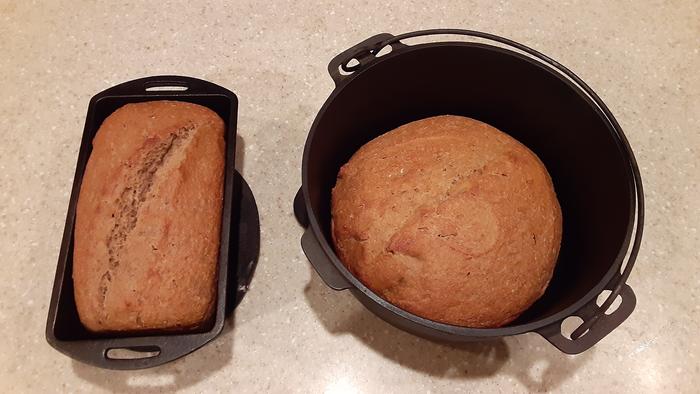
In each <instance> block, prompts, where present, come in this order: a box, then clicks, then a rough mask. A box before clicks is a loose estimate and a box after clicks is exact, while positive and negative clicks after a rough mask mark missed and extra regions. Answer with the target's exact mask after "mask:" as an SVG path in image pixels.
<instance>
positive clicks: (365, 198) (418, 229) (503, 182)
mask: <svg viewBox="0 0 700 394" xmlns="http://www.w3.org/2000/svg"><path fill="white" fill-rule="evenodd" d="M332 214H333V239H334V243H335V248H336V252H337V254H338V256H339V257H340V259H341V260H342V261H343V262H344V263H345V265H347V267H348V268H349V269H350V270H351V272H352V273H353V274H354V275H356V276H357V277H358V278H359V279H360V280H361V281H362V282H363V283H365V285H367V286H368V287H369V288H371V289H372V290H374V291H375V292H377V293H378V294H379V295H380V296H382V297H383V298H385V299H386V300H388V301H389V302H391V303H393V304H394V305H397V306H399V307H401V308H403V309H406V310H408V311H410V312H412V313H415V314H417V315H419V316H423V317H426V318H429V319H432V320H436V321H440V322H444V323H450V324H455V325H461V326H468V327H496V326H501V325H503V324H506V323H508V322H510V321H512V320H513V319H515V318H516V317H517V316H518V315H519V314H520V313H522V312H523V311H524V310H525V309H527V308H528V307H529V306H530V305H531V304H532V303H533V302H534V301H535V300H536V299H537V298H539V297H540V296H541V295H542V293H543V292H544V290H545V288H546V286H547V284H548V283H549V280H550V278H551V276H552V271H553V268H554V265H555V263H556V259H557V255H558V253H559V245H560V242H561V232H562V218H561V210H560V208H559V203H558V201H557V198H556V195H555V193H554V188H553V186H552V182H551V179H550V177H549V174H548V173H547V170H546V169H545V167H544V165H543V164H542V163H541V162H540V160H539V159H538V158H537V156H535V154H534V153H532V152H531V151H530V150H529V149H527V148H526V147H525V146H524V145H522V144H521V143H519V142H518V141H516V140H515V139H513V138H511V137H510V136H508V135H506V134H504V133H502V132H500V131H499V130H497V129H495V128H493V127H491V126H489V125H487V124H485V123H482V122H479V121H476V120H473V119H469V118H465V117H458V116H438V117H433V118H428V119H423V120H419V121H416V122H412V123H409V124H406V125H404V126H401V127H399V128H397V129H395V130H393V131H390V132H388V133H386V134H384V135H382V136H380V137H378V138H376V139H374V140H372V141H370V142H369V143H367V144H366V145H364V146H363V147H362V148H361V149H360V150H358V151H357V152H356V153H355V155H354V156H353V157H352V158H351V159H350V161H349V162H348V163H347V164H345V165H344V166H343V167H342V168H341V169H340V172H339V174H338V181H337V183H336V186H335V188H334V189H333V197H332Z"/></svg>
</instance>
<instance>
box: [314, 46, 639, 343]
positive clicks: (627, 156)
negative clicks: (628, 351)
mask: <svg viewBox="0 0 700 394" xmlns="http://www.w3.org/2000/svg"><path fill="white" fill-rule="evenodd" d="M440 46H453V47H480V48H483V49H487V50H492V51H496V52H500V53H501V54H504V55H508V56H515V57H517V58H519V59H521V60H524V61H527V62H528V63H530V64H532V65H534V66H536V67H539V68H540V69H542V70H544V71H546V72H548V73H549V74H551V75H553V76H555V77H556V78H558V79H559V80H561V81H562V82H564V83H565V84H566V85H567V86H568V87H569V88H570V89H572V90H574V91H575V92H576V93H577V94H578V95H579V97H581V98H582V99H583V100H584V101H585V102H586V103H587V104H588V105H589V106H590V107H591V108H592V109H593V110H594V111H595V112H596V114H598V116H599V117H600V118H601V120H603V123H605V126H606V127H607V129H608V132H609V133H610V135H611V136H612V137H613V139H614V141H615V144H616V145H617V148H618V152H619V154H620V155H622V156H623V158H624V160H625V162H627V163H628V164H629V165H630V167H629V168H627V169H626V174H627V178H628V182H627V183H628V185H627V189H628V194H629V199H630V205H629V211H630V212H629V220H628V224H627V234H626V235H625V239H624V241H623V243H622V245H621V246H620V250H619V251H618V254H617V256H616V257H615V259H614V261H613V263H612V265H611V266H610V269H609V270H608V271H607V272H606V273H605V275H604V276H603V278H602V279H601V280H600V281H599V282H598V284H596V285H595V286H594V287H593V288H591V290H589V291H588V292H587V293H586V295H584V296H583V297H582V298H580V299H579V300H578V301H576V302H574V303H573V304H571V305H570V306H568V307H566V308H564V309H563V310H561V311H560V312H557V313H555V314H552V315H550V316H548V317H545V318H543V319H540V320H536V321H533V322H530V323H524V324H518V325H513V326H503V327H498V328H470V327H462V326H456V325H452V324H446V323H440V322H437V321H434V320H430V319H426V318H423V317H420V316H418V315H415V314H413V313H411V312H408V311H406V310H405V309H401V308H399V307H397V306H396V305H394V304H392V303H390V302H388V301H387V300H385V299H383V298H382V297H380V296H379V295H378V294H377V293H375V292H374V291H372V290H371V289H370V288H368V287H367V286H365V285H364V284H363V283H362V282H361V281H360V280H359V279H357V278H356V277H355V275H353V274H352V273H351V272H350V271H349V270H348V269H347V268H346V267H345V265H344V264H343V263H342V262H341V261H340V259H339V258H338V256H337V255H336V254H335V250H334V249H333V247H332V246H331V245H330V244H329V243H328V241H327V240H326V237H325V236H324V235H323V231H322V230H321V226H320V224H319V222H318V219H317V217H316V215H315V214H314V213H313V209H312V208H311V202H310V199H309V197H308V196H309V190H308V189H309V187H308V171H307V169H308V166H309V151H310V148H311V142H312V141H313V140H314V136H315V134H316V131H317V128H318V123H319V121H320V119H321V118H322V117H323V115H324V114H325V112H326V110H327V108H328V106H329V105H330V104H331V103H332V102H333V101H334V100H335V98H336V97H337V96H339V95H340V94H341V93H342V92H343V90H344V89H345V88H346V87H347V86H348V85H350V84H352V82H353V80H355V79H357V78H358V77H359V76H360V75H361V74H364V73H367V72H370V71H371V69H372V68H373V67H374V66H376V65H377V64H379V63H381V62H383V61H385V60H387V59H391V58H394V57H397V56H401V55H403V54H406V53H409V52H414V51H420V50H423V49H428V48H434V47H440ZM619 132H620V133H621V132H622V130H620V131H619ZM631 165H632V160H631V152H630V150H629V148H628V147H627V146H626V145H625V144H624V143H623V141H622V138H621V137H620V135H619V134H618V131H617V130H616V129H615V127H614V126H613V124H612V122H611V120H610V119H608V118H607V117H606V116H605V114H604V113H603V111H602V110H601V108H599V107H598V105H596V104H595V102H593V100H591V98H590V97H589V96H588V95H587V94H586V93H585V92H584V91H583V90H582V89H581V88H580V87H579V86H577V85H576V84H574V83H573V82H572V81H571V80H570V79H568V78H567V77H566V76H564V75H562V74H561V73H559V72H557V71H556V70H555V69H553V68H552V67H551V66H548V65H546V64H544V63H542V62H540V61H537V60H535V59H533V58H531V57H529V56H525V55H523V54H521V53H519V52H515V51H513V50H510V49H505V48H502V47H497V46H494V45H488V44H482V43H475V42H459V41H446V42H434V43H426V44H416V45H412V46H409V47H406V48H402V49H401V50H398V51H392V52H390V53H388V54H386V55H384V56H381V57H379V58H376V59H375V60H374V61H373V62H372V63H371V64H369V65H368V66H366V67H363V68H361V69H360V70H358V71H355V72H354V73H353V74H352V75H351V78H350V79H349V80H348V81H343V82H341V83H340V84H338V86H336V88H335V89H334V90H333V92H332V93H331V94H330V96H329V97H328V99H326V101H325V103H324V104H323V106H322V107H321V109H320V110H319V112H318V114H317V115H316V118H315V119H314V122H313V124H312V125H311V130H310V131H309V135H308V137H307V139H306V144H305V145H304V155H303V158H302V192H303V195H304V204H305V206H306V211H307V212H308V219H309V225H310V226H311V228H312V231H313V233H314V236H315V237H316V239H317V240H318V242H319V245H320V246H321V248H322V249H323V252H324V253H325V254H326V256H328V258H329V260H330V261H331V262H332V264H333V265H334V266H335V268H336V269H337V270H338V271H339V272H340V274H341V275H342V276H343V277H344V278H345V279H346V280H347V281H348V282H350V284H351V285H352V286H353V287H354V288H356V289H357V290H359V291H361V292H362V293H364V294H365V295H366V296H367V297H369V298H370V300H372V301H373V302H375V303H377V304H379V305H380V306H382V307H384V308H385V309H387V310H389V311H390V312H392V313H394V314H395V315H398V316H400V317H402V318H405V319H408V320H411V321H413V322H415V323H417V324H420V325H422V326H425V327H427V328H432V329H436V330H439V331H442V332H446V333H450V334H455V335H462V336H472V337H498V336H508V335H517V334H523V333H526V332H530V331H534V330H536V329H538V328H542V327H545V326H548V325H550V324H552V323H555V322H557V321H560V320H563V319H565V318H567V317H569V316H572V315H575V314H576V312H577V311H578V310H579V309H581V308H582V307H583V306H584V305H586V304H587V303H588V302H590V301H591V300H592V299H593V298H594V297H597V296H598V295H599V294H600V293H601V292H602V291H603V290H604V289H605V286H606V285H607V284H608V283H610V281H611V279H612V277H613V275H614V274H615V273H616V272H618V273H619V269H620V266H621V264H622V260H623V259H624V257H625V255H626V254H627V252H628V251H629V244H630V240H631V238H632V233H633V230H634V225H635V221H636V217H637V215H636V213H635V211H636V208H637V199H636V194H635V191H636V186H635V176H634V172H633V171H632V168H631ZM637 231H639V230H637Z"/></svg>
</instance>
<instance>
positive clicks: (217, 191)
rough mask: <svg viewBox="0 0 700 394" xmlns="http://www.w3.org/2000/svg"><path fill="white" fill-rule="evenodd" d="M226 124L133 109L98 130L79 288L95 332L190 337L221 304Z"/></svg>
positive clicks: (184, 107) (77, 268)
mask: <svg viewBox="0 0 700 394" xmlns="http://www.w3.org/2000/svg"><path fill="white" fill-rule="evenodd" d="M223 134H224V123H223V121H222V120H221V118H219V116H218V115H216V113H214V112H213V111H211V110H209V109H207V108H205V107H202V106H199V105H195V104H190V103H184V102H176V101H152V102H146V103H139V104H127V105H125V106H123V107H121V108H119V109H118V110H116V111H115V112H114V113H112V114H111V115H110V116H109V117H107V119H105V121H104V122H103V124H102V126H101V127H100V129H99V130H98V132H97V134H96V136H95V138H94V140H93V149H92V154H91V155H90V159H89V161H88V164H87V168H86V170H85V175H84V177H83V182H82V185H81V190H80V197H79V199H78V206H77V213H76V225H75V246H74V254H73V278H74V283H75V300H76V305H77V307H78V312H79V315H80V319H81V321H82V322H83V324H84V325H85V326H86V327H87V328H88V329H90V330H92V331H132V330H153V329H173V328H184V327H193V326H197V325H199V324H201V323H203V322H204V321H205V320H206V319H208V317H209V316H211V314H212V311H213V306H214V303H215V300H216V286H215V285H216V267H217V260H218V250H219V232H220V224H221V209H222V194H223V171H224V154H225V152H224V136H223Z"/></svg>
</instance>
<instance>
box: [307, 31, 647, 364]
mask: <svg viewBox="0 0 700 394" xmlns="http://www.w3.org/2000/svg"><path fill="white" fill-rule="evenodd" d="M434 34H453V35H455V34H456V35H463V36H468V37H470V42H454V41H452V42H432V43H424V44H416V45H407V44H405V43H403V42H402V40H405V39H408V38H413V37H418V36H427V35H434ZM477 39H478V40H477ZM477 41H479V42H477ZM483 41H486V42H489V44H486V43H484V42H483ZM389 50H390V51H389ZM387 52H388V53H387ZM328 71H329V72H330V75H331V77H332V78H333V80H334V81H335V84H336V87H335V90H333V92H332V93H331V95H330V97H329V98H328V100H327V101H326V102H325V104H324V105H323V107H322V108H321V110H320V112H319V113H318V116H317V117H316V119H315V121H314V123H313V125H312V127H311V131H310V132H309V136H308V139H307V141H306V146H305V149H304V157H303V163H302V187H301V189H300V190H299V193H298V194H297V196H296V198H295V201H294V210H295V214H296V217H297V219H298V220H299V222H300V223H301V224H302V225H303V226H304V227H306V231H305V233H304V235H303V236H302V239H301V243H302V248H303V249H304V252H305V254H306V256H307V257H308V259H309V260H310V262H311V264H312V265H313V267H314V268H315V269H316V271H317V272H318V274H319V275H320V276H321V278H322V279H323V280H324V282H325V283H326V284H327V285H328V286H330V287H331V288H333V289H336V290H344V289H349V290H350V291H351V292H352V293H353V294H354V295H355V296H356V297H357V298H358V299H359V300H360V301H361V302H362V303H363V304H364V305H365V306H366V307H367V308H368V309H370V310H371V311H372V312H374V313H375V314H377V315H378V316H379V317H381V318H382V319H384V320H386V321H388V322H389V323H391V324H393V325H395V326H397V327H399V328H401V329H404V330H406V331H409V332H411V333H414V334H417V335H420V336H423V337H427V338H430V339H434V340H439V341H456V342H459V341H474V340H482V339H486V338H495V337H503V336H508V335H516V334H522V333H526V332H537V333H539V334H540V335H542V336H543V337H544V338H545V339H547V340H548V341H549V342H551V343H552V344H553V345H554V346H556V347H557V348H559V349H560V350H561V351H563V352H565V353H569V354H576V353H580V352H583V351H585V350H586V349H588V348H590V347H591V346H593V345H594V344H596V343H597V342H598V341H600V340H601V339H602V338H603V337H605V336H606V335H607V334H609V333H610V332H611V331H612V330H613V329H615V328H616V327H617V326H619V325H620V324H621V323H622V322H623V321H624V320H625V319H626V318H627V317H628V316H629V315H630V313H632V310H633V309H634V306H635V303H636V299H635V296H634V293H633V292H632V289H631V288H630V287H629V286H628V285H627V284H626V283H625V282H626V280H627V278H628V276H629V274H630V271H631V269H632V266H633V264H634V261H635V259H636V257H637V253H638V250H639V245H640V242H641V237H642V227H643V219H644V200H643V192H642V183H641V178H640V174H639V169H638V167H637V164H636V161H635V158H634V155H633V153H632V150H631V149H630V146H629V144H628V142H627V139H626V138H625V136H624V134H623V133H622V130H621V128H620V125H619V124H618V123H617V121H616V120H615V118H614V117H613V115H612V114H611V113H610V111H609V110H608V108H607V107H606V106H605V104H604V103H603V102H602V101H601V99H600V98H599V97H598V96H597V95H596V94H595V93H594V92H593V91H592V90H591V88H589V87H588V86H587V85H586V84H585V83H584V82H583V81H582V80H581V79H579V78H578V77H577V76H576V75H575V74H574V73H572V72H571V71H569V70H568V69H566V68H565V67H563V66H562V65H560V64H559V63H557V62H555V61H554V60H552V59H550V58H548V57H547V56H545V55H542V54H540V53H539V52H537V51H535V50H533V49H530V48H528V47H526V46H524V45H521V44H518V43H516V42H513V41H511V40H508V39H505V38H501V37H498V36H494V35H491V34H487V33H481V32H476V31H467V30H447V29H441V30H426V31H418V32H414V33H407V34H403V35H399V36H392V35H390V34H379V35H376V36H374V37H371V38H370V39H368V40H366V41H364V42H362V43H360V44H358V45H356V46H354V47H352V48H350V49H348V50H347V51H345V52H343V53H341V54H340V55H338V56H337V57H335V58H334V59H333V60H332V61H331V62H330V64H329V66H328ZM442 114H453V115H463V116H468V117H471V118H474V119H478V120H480V121H483V122H486V123H488V124H491V125H493V126H495V127H496V128H498V129H500V130H502V131H504V132H506V133H508V134H510V135H511V136H513V137H515V138H516V139H517V140H519V141H521V142H522V143H524V144H525V145H527V146H528V147H529V148H530V149H531V150H532V151H534V152H535V153H536V154H537V155H538V156H539V157H540V159H542V161H543V162H544V163H545V165H546V166H547V169H548V170H549V172H550V174H551V176H552V179H553V181H554V186H555V189H556V192H557V196H558V198H559V201H560V204H561V207H562V211H563V217H564V234H563V240H562V245H561V252H560V255H559V260H558V263H557V266H556V269H555V272H554V276H553V278H552V280H551V282H550V285H549V287H548V289H547V291H546V292H545V294H544V295H543V296H542V298H540V299H539V300H538V301H537V302H536V303H535V304H534V305H533V306H532V307H531V308H529V309H528V310H527V311H526V312H525V313H524V314H523V315H522V316H520V317H519V318H518V319H517V320H516V321H514V322H512V323H511V324H509V325H507V326H504V327H501V328H488V329H475V328H465V327H457V326H453V325H448V324H443V323H438V322H435V321H431V320H427V319H424V318H421V317H419V316H416V315H414V314H411V313H409V312H407V311H405V310H402V309H400V308H398V307H396V306H394V305H392V304H390V303H389V302H387V301H385V300H384V299H382V298H380V297H379V296H378V295H377V294H375V293H374V292H372V291H371V290H370V289H368V288H367V287H366V286H365V285H363V284H362V283H361V282H360V281H359V280H358V279H357V278H355V277H354V276H353V275H352V274H351V273H350V272H349V271H348V270H347V269H346V268H345V266H344V265H343V264H342V263H341V261H340V260H339V259H338V257H337V256H336V254H335V252H334V249H333V246H332V239H331V234H330V228H331V211H330V201H331V189H332V188H333V186H334V185H335V180H336V175H337V173H338V170H339V169H340V167H341V166H342V165H343V164H344V163H346V162H347V161H348V160H349V159H350V157H351V156H352V155H353V153H355V151H357V149H359V148H360V147H361V146H362V145H363V144H365V143H367V142H368V141H370V140H372V139H373V138H375V137H377V136H378V135H381V134H382V133H385V132H387V131H389V130H392V129H394V128H396V127H398V126H400V125H402V124H405V123H408V122H411V121H414V120H417V119H422V118H426V117H429V116H434V115H442ZM630 241H632V242H630ZM625 258H626V262H624V260H625ZM605 290H608V292H606V293H609V295H608V297H607V298H606V299H605V301H603V302H602V304H601V305H600V306H599V305H598V303H597V300H598V298H599V295H600V294H601V293H603V292H604V291H605ZM618 297H620V298H621V303H620V304H619V306H618V308H617V309H615V310H614V312H609V311H608V309H609V307H610V306H611V305H612V304H613V302H614V301H615V300H616V298H618ZM601 298H604V296H603V297H601ZM606 311H608V313H609V314H607V313H606ZM570 316H578V317H580V318H581V319H582V320H583V322H582V323H581V325H580V326H579V327H578V328H576V329H575V330H574V331H573V333H571V334H570V335H566V336H565V335H564V334H562V330H561V326H562V322H563V321H564V320H565V319H566V318H568V317H570Z"/></svg>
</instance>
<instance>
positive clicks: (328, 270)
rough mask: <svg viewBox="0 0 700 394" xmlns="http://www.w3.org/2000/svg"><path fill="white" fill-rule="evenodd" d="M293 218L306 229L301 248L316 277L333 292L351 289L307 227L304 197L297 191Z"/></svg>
mask: <svg viewBox="0 0 700 394" xmlns="http://www.w3.org/2000/svg"><path fill="white" fill-rule="evenodd" d="M294 216H295V217H296V218H297V221H298V222H299V224H301V225H302V226H303V227H305V228H306V230H305V231H304V235H302V236H301V248H302V250H303V251H304V254H305V255H306V258H307V259H308V260H309V262H311V265H312V266H313V267H314V269H315V270H316V272H317V273H318V276H320V277H321V279H323V281H324V282H325V283H326V285H327V286H328V287H330V288H331V289H333V290H345V289H349V288H351V287H352V284H350V282H348V280H347V279H345V278H344V277H343V275H342V274H341V273H340V272H339V271H338V270H337V269H336V268H335V266H334V265H333V262H332V261H331V260H330V258H328V255H327V254H326V252H324V251H323V248H322V247H321V244H319V242H318V240H317V239H316V236H315V235H314V232H313V229H312V228H311V226H310V225H309V216H308V214H307V212H306V206H305V205H304V195H303V193H302V191H301V189H299V191H298V192H297V195H296V196H295V197H294Z"/></svg>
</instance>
